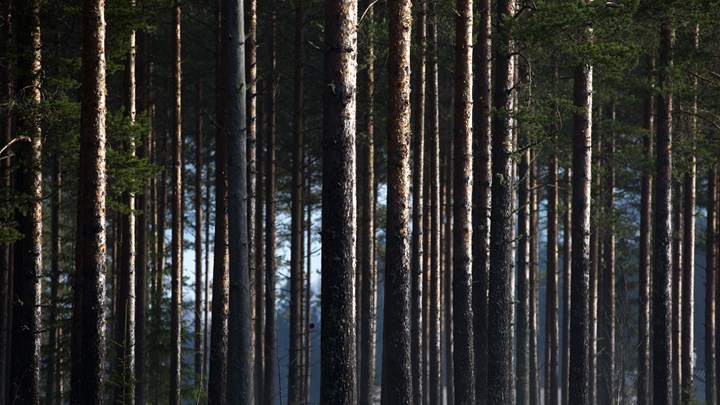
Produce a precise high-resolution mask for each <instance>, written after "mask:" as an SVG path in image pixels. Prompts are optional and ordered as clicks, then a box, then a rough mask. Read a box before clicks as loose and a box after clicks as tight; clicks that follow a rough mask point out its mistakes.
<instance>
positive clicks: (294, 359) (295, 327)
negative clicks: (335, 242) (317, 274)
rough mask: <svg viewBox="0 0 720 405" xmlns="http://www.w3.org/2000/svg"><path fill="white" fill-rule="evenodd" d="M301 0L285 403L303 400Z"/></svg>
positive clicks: (297, 21) (301, 1) (297, 22)
mask: <svg viewBox="0 0 720 405" xmlns="http://www.w3.org/2000/svg"><path fill="white" fill-rule="evenodd" d="M304 18H305V5H304V0H298V3H297V9H296V17H295V85H294V87H295V89H294V91H295V95H294V97H295V100H294V109H295V113H294V116H293V142H292V145H293V149H292V165H293V167H292V189H291V199H292V202H291V208H290V210H291V230H290V356H289V357H290V360H289V372H288V403H289V404H291V405H296V404H298V405H299V404H300V403H302V402H303V395H302V394H303V392H302V384H303V382H304V378H303V372H302V368H303V365H302V354H303V341H304V339H303V316H302V312H303V281H304V279H305V278H304V273H303V264H304V263H303V262H304V260H303V259H304V257H303V248H304V243H303V237H304V230H305V228H304V226H303V216H304V215H303V214H304V204H303V166H304V158H303V84H304V83H303V72H304V66H303V64H304V58H305V53H304V41H305V39H304V36H303V29H304V27H303V24H304Z"/></svg>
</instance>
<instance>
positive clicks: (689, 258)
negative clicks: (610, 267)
mask: <svg viewBox="0 0 720 405" xmlns="http://www.w3.org/2000/svg"><path fill="white" fill-rule="evenodd" d="M699 41H700V26H699V25H695V30H694V33H693V47H694V48H695V50H696V51H697V50H698V48H699ZM697 85H698V80H697V77H695V76H693V78H692V88H693V90H694V91H693V101H692V105H691V107H690V113H691V115H690V131H689V132H688V142H689V146H690V148H691V150H690V156H689V158H690V162H689V163H690V167H689V168H688V171H687V172H686V173H685V178H684V181H683V197H684V203H683V209H684V211H685V212H684V214H683V217H684V218H685V223H684V227H683V246H682V255H683V257H684V260H683V267H682V273H683V274H682V298H683V299H682V303H681V305H682V308H681V311H682V328H681V329H682V332H681V333H682V336H681V341H682V343H681V347H682V352H681V355H680V363H681V368H682V373H681V375H682V380H681V390H682V393H681V395H680V398H681V401H682V404H684V405H689V404H690V403H691V402H692V401H693V397H694V396H695V388H694V386H693V379H694V375H693V353H694V349H695V346H694V343H695V341H694V339H695V334H694V329H695V325H694V322H695V316H694V307H695V282H694V279H695V277H694V273H695V192H696V184H695V183H696V180H695V179H696V177H697V158H696V151H695V142H696V141H695V138H696V136H697V135H696V133H697V110H698V100H697ZM706 381H709V380H706Z"/></svg>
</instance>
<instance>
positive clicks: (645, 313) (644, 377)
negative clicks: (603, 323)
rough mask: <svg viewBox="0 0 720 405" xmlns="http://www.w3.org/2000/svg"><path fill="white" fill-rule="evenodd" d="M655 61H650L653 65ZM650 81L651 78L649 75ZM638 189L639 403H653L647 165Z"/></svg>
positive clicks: (648, 135) (649, 129) (648, 110)
mask: <svg viewBox="0 0 720 405" xmlns="http://www.w3.org/2000/svg"><path fill="white" fill-rule="evenodd" d="M653 67H654V62H651V67H650V69H652V68H653ZM650 82H651V83H652V82H653V79H652V77H650ZM653 101H654V97H653V95H652V94H647V95H645V108H644V111H643V129H644V133H643V149H644V159H645V162H646V164H650V162H652V161H653V158H654V157H653V133H654V108H653ZM641 181H642V184H641V191H640V194H641V195H640V252H639V256H640V258H639V259H640V260H639V265H640V271H639V274H640V280H639V289H640V292H639V295H640V308H639V314H638V319H639V323H640V325H639V329H638V339H639V342H638V377H637V379H638V388H637V389H638V391H637V398H638V405H648V404H651V403H652V390H651V389H650V387H651V382H650V375H651V373H650V285H651V279H650V274H651V268H650V264H651V256H650V255H651V252H650V243H651V232H652V231H651V226H652V225H651V215H652V201H651V200H652V174H651V171H650V170H649V168H646V169H644V170H643V173H642V180H641Z"/></svg>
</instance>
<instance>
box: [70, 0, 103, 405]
mask: <svg viewBox="0 0 720 405" xmlns="http://www.w3.org/2000/svg"><path fill="white" fill-rule="evenodd" d="M82 16H83V23H82V26H83V55H82V66H83V69H82V93H83V99H82V110H81V115H80V160H79V162H80V170H79V173H80V179H81V180H80V182H79V188H78V212H77V221H78V222H77V229H78V233H77V241H76V248H75V252H76V257H75V260H76V264H75V280H74V302H73V342H72V353H73V354H72V358H73V363H72V380H71V400H70V403H72V404H76V405H80V404H92V403H96V404H97V403H102V402H103V401H104V375H105V373H104V370H105V327H104V323H105V267H106V263H105V246H106V241H105V195H106V183H105V140H106V137H105V113H106V107H105V95H106V88H105V1H104V0H85V1H83V13H82Z"/></svg>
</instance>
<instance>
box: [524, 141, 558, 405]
mask: <svg viewBox="0 0 720 405" xmlns="http://www.w3.org/2000/svg"><path fill="white" fill-rule="evenodd" d="M537 179H538V159H537V151H535V149H531V150H530V277H529V280H528V288H529V289H530V296H529V299H530V304H529V309H528V315H529V318H530V325H529V332H528V334H529V339H530V345H529V349H530V361H529V363H528V367H529V368H530V381H529V385H530V388H529V389H530V403H531V404H537V403H539V402H540V369H539V366H538V361H539V358H538V335H539V329H538V318H539V313H540V310H539V308H538V305H539V304H538V302H539V301H538V270H539V267H540V261H539V259H538V257H539V253H540V240H539V236H538V235H539V234H540V232H539V229H540V215H539V212H538V204H539V196H538V184H537V183H538V182H537ZM556 319H557V316H556ZM556 351H557V350H556ZM555 368H557V365H556V367H555Z"/></svg>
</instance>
